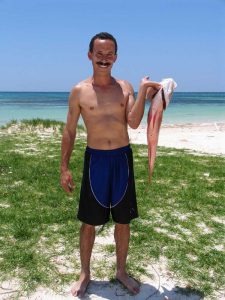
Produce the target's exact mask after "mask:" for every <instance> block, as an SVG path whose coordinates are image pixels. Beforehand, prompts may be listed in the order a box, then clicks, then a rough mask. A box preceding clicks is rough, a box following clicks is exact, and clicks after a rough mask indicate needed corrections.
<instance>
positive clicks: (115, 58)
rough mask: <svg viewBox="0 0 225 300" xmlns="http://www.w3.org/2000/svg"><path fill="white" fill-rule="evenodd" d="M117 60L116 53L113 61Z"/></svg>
mask: <svg viewBox="0 0 225 300" xmlns="http://www.w3.org/2000/svg"><path fill="white" fill-rule="evenodd" d="M116 60H117V54H116V55H115V57H114V61H113V62H115V61H116Z"/></svg>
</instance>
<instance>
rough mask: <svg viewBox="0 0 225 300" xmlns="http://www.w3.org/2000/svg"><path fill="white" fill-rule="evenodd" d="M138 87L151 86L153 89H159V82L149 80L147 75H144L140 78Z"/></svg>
mask: <svg viewBox="0 0 225 300" xmlns="http://www.w3.org/2000/svg"><path fill="white" fill-rule="evenodd" d="M140 87H143V88H146V89H147V88H150V87H151V88H153V89H155V90H157V91H158V90H160V89H161V87H162V86H161V84H160V83H158V82H155V81H151V80H149V76H145V77H144V78H142V79H141V83H140Z"/></svg>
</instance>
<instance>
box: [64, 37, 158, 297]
mask: <svg viewBox="0 0 225 300" xmlns="http://www.w3.org/2000/svg"><path fill="white" fill-rule="evenodd" d="M88 58H89V59H90V61H91V62H92V65H93V76H92V77H90V78H88V79H86V80H84V81H82V82H80V83H78V84H77V85H76V86H75V87H74V88H73V89H72V91H71V93H70V97H69V111H68V116H67V123H66V126H65V129H64V132H63V137H62V160H61V185H62V187H63V188H64V190H65V191H66V192H68V193H70V192H71V190H73V189H74V188H75V185H74V183H73V180H72V175H71V172H70V171H69V169H68V165H69V160H70V156H71V153H72V151H73V146H74V141H75V137H76V128H77V123H78V119H79V116H80V114H81V115H82V117H83V120H84V123H85V126H86V129H87V148H86V151H85V163H84V174H83V180H82V186H81V193H80V203H79V211H78V219H79V220H80V221H81V222H82V225H81V230H80V260H81V273H80V278H79V280H78V281H77V282H76V283H75V284H74V286H73V287H72V290H71V292H72V294H73V295H74V296H79V297H83V296H84V294H85V291H86V288H87V286H88V283H89V282H90V258H91V253H92V247H93V244H94V240H95V226H96V225H102V224H105V223H106V222H107V221H108V220H109V213H110V211H111V213H112V218H113V220H114V222H115V231H114V237H115V242H116V258H117V270H116V278H117V279H118V280H119V281H120V282H121V283H123V284H124V286H125V287H126V288H127V289H128V290H129V291H130V292H132V293H133V294H137V293H138V292H139V285H138V284H137V282H136V281H135V280H134V279H132V278H131V277H129V275H128V274H127V272H126V258H127V253H128V245H129V238H130V228H129V223H130V221H131V220H132V219H133V218H136V217H137V216H138V213H137V205H136V195H135V186H134V176H133V159H132V150H131V148H130V146H129V137H128V131H127V125H129V126H130V127H131V128H137V127H138V126H139V124H140V122H141V119H142V117H143V113H144V106H145V95H146V91H147V89H148V88H151V89H152V93H154V92H156V91H157V90H158V89H160V87H161V86H160V84H159V83H156V82H152V81H149V80H148V77H145V78H143V79H142V80H141V83H140V87H139V92H138V96H137V100H136V101H135V99H134V91H133V88H132V86H131V85H130V83H128V82H127V81H125V80H118V79H115V78H113V77H112V76H111V69H112V66H113V64H114V62H115V61H116V58H117V42H116V40H115V38H114V37H113V36H112V35H110V34H108V33H99V34H97V35H95V36H94V37H93V38H92V40H91V42H90V45H89V52H88Z"/></svg>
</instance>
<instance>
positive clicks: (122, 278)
mask: <svg viewBox="0 0 225 300" xmlns="http://www.w3.org/2000/svg"><path fill="white" fill-rule="evenodd" d="M116 278H117V280H118V281H119V282H121V283H122V284H123V285H124V286H125V287H126V288H127V289H128V290H129V291H130V292H131V293H132V294H134V295H136V294H138V293H139V292H140V285H139V284H138V282H137V281H136V280H134V279H133V278H132V277H130V276H129V275H128V274H127V273H122V274H119V273H117V274H116Z"/></svg>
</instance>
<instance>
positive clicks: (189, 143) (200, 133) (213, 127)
mask: <svg viewBox="0 0 225 300" xmlns="http://www.w3.org/2000/svg"><path fill="white" fill-rule="evenodd" d="M128 132H129V136H130V142H131V143H133V144H144V145H147V125H146V126H144V125H140V126H139V127H138V128H137V129H131V128H129V129H128ZM158 146H164V147H169V148H176V149H188V150H192V151H197V152H199V153H204V154H210V155H225V122H214V123H184V124H162V126H161V129H160V132H159V142H158Z"/></svg>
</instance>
